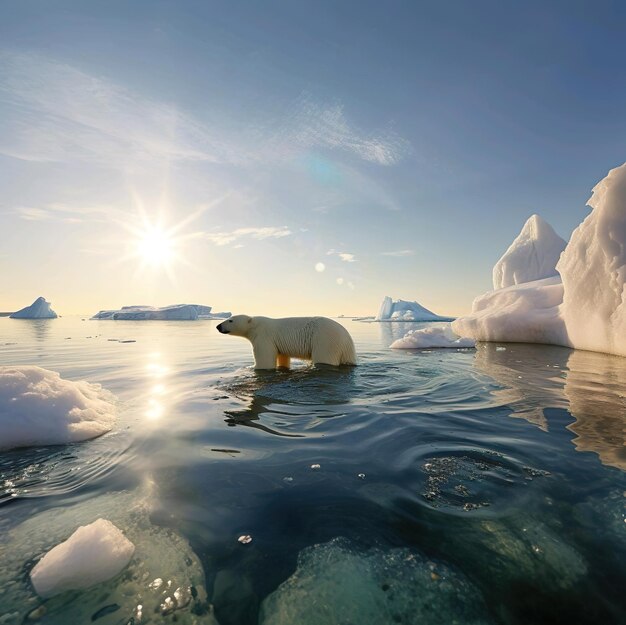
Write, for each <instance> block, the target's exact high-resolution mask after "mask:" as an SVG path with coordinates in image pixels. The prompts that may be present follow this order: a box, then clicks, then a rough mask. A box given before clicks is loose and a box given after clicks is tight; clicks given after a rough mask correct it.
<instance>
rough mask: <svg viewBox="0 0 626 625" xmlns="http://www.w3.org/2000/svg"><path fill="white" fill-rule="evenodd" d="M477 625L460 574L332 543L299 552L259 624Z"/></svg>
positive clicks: (405, 555) (476, 596)
mask: <svg viewBox="0 0 626 625" xmlns="http://www.w3.org/2000/svg"><path fill="white" fill-rule="evenodd" d="M394 622H397V623H406V624H407V625H411V624H415V625H417V624H418V623H419V624H420V625H448V624H449V623H455V622H458V623H464V624H465V625H479V624H486V623H489V622H490V619H489V618H488V616H487V613H486V610H485V607H484V604H483V601H482V597H481V595H480V593H479V592H478V590H477V589H476V588H475V587H474V586H473V585H472V584H471V583H470V582H469V581H468V580H467V579H466V578H465V577H464V576H463V575H462V574H461V573H459V572H457V571H455V570H453V569H451V568H450V567H447V566H445V565H443V564H438V563H435V562H432V561H429V560H428V559H427V558H425V557H424V556H422V555H421V554H420V553H418V552H416V551H413V550H411V549H391V550H385V551H383V550H380V549H375V548H374V549H370V550H368V551H362V550H360V549H357V548H355V547H354V546H353V545H352V544H351V543H350V542H349V541H348V540H346V539H343V538H336V539H334V540H332V541H330V542H329V543H326V544H322V545H315V546H313V547H309V548H307V549H305V550H304V551H303V552H301V553H300V555H299V557H298V568H297V570H296V572H295V573H294V574H293V575H292V576H291V577H290V578H289V579H287V580H286V581H285V582H283V583H282V584H281V585H280V586H279V587H278V588H277V589H276V590H275V591H274V592H273V593H272V594H271V595H269V596H268V597H267V598H266V599H265V600H264V601H263V604H262V606H261V615H260V619H259V623H260V625H283V624H284V625H287V624H289V625H291V624H293V623H298V625H325V624H327V623H359V624H361V625H369V624H371V625H374V624H375V625H379V624H381V623H394Z"/></svg>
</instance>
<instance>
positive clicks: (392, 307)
mask: <svg viewBox="0 0 626 625" xmlns="http://www.w3.org/2000/svg"><path fill="white" fill-rule="evenodd" d="M450 320H451V317H441V316H440V315H436V314H435V313H434V312H431V311H430V310H428V309H427V308H424V307H423V306H422V305H421V304H418V303H417V302H407V301H405V300H402V299H399V300H392V299H391V298H390V297H389V296H385V299H384V300H383V302H382V304H381V305H380V309H379V310H378V315H377V316H376V321H450Z"/></svg>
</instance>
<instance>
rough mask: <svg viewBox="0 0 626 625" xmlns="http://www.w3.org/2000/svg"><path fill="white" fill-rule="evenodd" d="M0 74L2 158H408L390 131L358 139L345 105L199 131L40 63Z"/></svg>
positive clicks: (130, 96)
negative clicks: (328, 154)
mask: <svg viewBox="0 0 626 625" xmlns="http://www.w3.org/2000/svg"><path fill="white" fill-rule="evenodd" d="M0 74H1V75H2V76H3V80H2V82H0V105H1V106H2V120H0V153H3V154H5V155H8V156H12V157H14V158H19V159H23V160H31V161H44V162H45V161H60V162H76V161H87V162H95V163H99V164H103V165H106V166H108V167H115V168H125V167H127V166H128V165H129V164H132V163H140V162H143V161H155V160H163V161H204V162H210V163H227V164H236V165H246V164H251V163H257V164H258V163H268V162H279V161H289V160H290V159H291V158H292V157H293V155H294V153H298V152H303V151H305V150H310V149H311V148H322V149H328V150H334V151H341V152H345V153H348V154H352V155H353V156H356V157H357V158H359V159H362V160H365V161H368V162H371V163H376V164H378V165H384V166H388V165H393V164H395V163H397V162H398V161H399V160H401V159H402V158H403V156H404V155H405V154H407V153H408V152H409V151H410V146H409V143H408V142H407V141H406V140H405V139H403V138H402V137H400V136H399V135H397V134H396V133H395V132H393V131H392V130H382V131H378V132H368V131H364V130H361V129H359V128H357V127H355V126H354V125H353V124H351V123H350V122H349V120H348V117H347V115H346V113H345V111H344V107H343V105H341V104H332V105H325V104H322V103H319V102H316V101H315V100H314V99H313V98H312V97H311V96H308V95H307V96H303V97H301V98H299V99H298V100H297V101H296V102H291V103H288V104H287V106H286V108H285V109H283V110H282V111H280V112H278V113H275V114H273V115H267V114H266V115H265V116H264V118H263V119H257V120H254V119H253V120H252V121H251V122H250V123H249V124H246V125H242V124H238V123H232V124H225V123H214V122H216V121H217V120H210V115H211V114H212V112H211V111H207V113H206V115H207V121H204V122H203V121H200V120H198V119H196V118H194V117H193V116H191V115H189V114H186V113H185V112H184V111H182V110H180V108H179V107H177V106H175V105H173V104H171V103H168V102H163V101H158V100H153V99H150V98H147V97H145V96H143V95H141V94H139V93H136V92H134V91H132V90H130V89H128V88H125V87H123V86H120V85H118V84H116V83H114V82H113V81H111V80H109V79H107V78H104V77H100V76H94V75H91V74H89V73H86V72H85V71H83V70H81V69H78V68H76V67H73V66H71V65H69V64H66V63H63V62H58V61H55V60H53V59H49V58H46V57H43V56H40V55H36V54H28V53H21V52H10V51H9V52H6V51H5V52H0ZM221 121H224V120H223V119H222V120H221ZM226 121H232V122H237V120H226ZM227 127H228V128H237V130H229V131H227V130H225V128H227ZM277 128H278V130H277Z"/></svg>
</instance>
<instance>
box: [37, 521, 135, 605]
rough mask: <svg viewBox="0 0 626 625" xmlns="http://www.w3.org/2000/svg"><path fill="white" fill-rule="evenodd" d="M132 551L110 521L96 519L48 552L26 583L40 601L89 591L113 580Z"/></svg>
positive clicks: (127, 560) (131, 547) (127, 561)
mask: <svg viewBox="0 0 626 625" xmlns="http://www.w3.org/2000/svg"><path fill="white" fill-rule="evenodd" d="M134 551H135V545H133V543H131V542H130V541H129V540H128V539H127V538H126V537H125V536H124V534H122V532H121V531H120V529H119V528H117V527H116V526H115V525H113V523H111V521H107V520H106V519H97V520H96V521H94V522H93V523H90V524H89V525H83V526H81V527H79V528H78V529H77V530H76V531H75V532H74V533H73V534H72V535H71V536H70V537H69V538H68V539H67V540H66V541H64V542H62V543H59V544H58V545H57V546H56V547H53V548H52V549H51V550H50V551H48V553H46V555H45V556H44V557H43V558H42V559H41V560H40V561H39V562H38V563H37V564H36V565H35V568H34V569H33V570H32V571H31V574H30V579H31V582H32V584H33V587H34V588H35V590H36V591H37V594H39V595H40V596H41V597H52V596H54V595H58V594H59V593H62V592H65V591H66V590H81V589H83V588H89V587H90V586H94V585H95V584H99V583H100V582H104V581H106V580H108V579H111V578H112V577H115V576H116V575H117V574H118V573H119V572H120V571H121V570H122V569H123V568H124V567H125V566H126V565H127V564H128V563H129V562H130V559H131V557H132V555H133V553H134Z"/></svg>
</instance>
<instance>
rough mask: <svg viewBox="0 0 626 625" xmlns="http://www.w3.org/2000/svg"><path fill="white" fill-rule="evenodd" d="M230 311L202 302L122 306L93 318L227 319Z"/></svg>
mask: <svg viewBox="0 0 626 625" xmlns="http://www.w3.org/2000/svg"><path fill="white" fill-rule="evenodd" d="M230 316H231V313H229V312H219V313H213V312H211V306H202V305H200V304H174V305H172V306H163V307H161V308H156V307H154V306H122V308H120V309H119V310H101V311H100V312H98V313H96V314H95V315H94V316H93V317H91V319H112V320H115V321H121V320H127V321H128V320H131V321H146V320H151V321H153V320H160V321H163V320H165V321H174V320H177V321H195V320H196V319H227V318H228V317H230Z"/></svg>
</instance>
